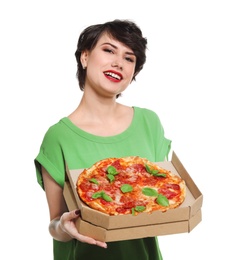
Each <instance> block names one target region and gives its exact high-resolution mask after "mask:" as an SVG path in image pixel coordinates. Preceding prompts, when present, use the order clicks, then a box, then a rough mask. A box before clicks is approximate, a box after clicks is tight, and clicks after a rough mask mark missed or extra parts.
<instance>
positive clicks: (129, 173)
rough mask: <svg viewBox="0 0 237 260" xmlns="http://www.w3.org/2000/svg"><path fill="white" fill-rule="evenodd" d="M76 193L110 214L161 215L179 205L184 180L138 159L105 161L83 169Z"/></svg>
mask: <svg viewBox="0 0 237 260" xmlns="http://www.w3.org/2000/svg"><path fill="white" fill-rule="evenodd" d="M76 190H77V193H78V195H79V197H80V199H81V200H82V201H83V202H84V203H85V204H87V205H88V206H89V207H91V208H93V209H95V210H99V211H101V212H103V213H106V214H108V215H121V214H133V215H137V214H139V213H140V212H147V213H152V212H153V211H155V210H160V211H162V212H165V211H167V210H168V209H173V208H176V207H178V206H180V205H181V204H182V203H183V201H184V199H185V194H186V185H185V181H184V180H183V179H181V177H180V176H178V175H177V174H174V173H172V172H171V171H169V170H166V169H163V168H161V167H159V166H158V165H157V164H156V163H153V162H150V161H149V160H147V159H146V158H142V157H139V156H128V157H121V158H105V159H102V160H100V161H97V162H96V163H94V164H93V165H92V166H91V167H89V168H86V169H84V170H83V171H82V172H81V174H80V175H79V176H78V178H77V182H76Z"/></svg>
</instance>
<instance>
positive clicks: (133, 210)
mask: <svg viewBox="0 0 237 260" xmlns="http://www.w3.org/2000/svg"><path fill="white" fill-rule="evenodd" d="M132 215H133V216H135V208H132Z"/></svg>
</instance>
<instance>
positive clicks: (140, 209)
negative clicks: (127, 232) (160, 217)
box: [135, 206, 146, 212]
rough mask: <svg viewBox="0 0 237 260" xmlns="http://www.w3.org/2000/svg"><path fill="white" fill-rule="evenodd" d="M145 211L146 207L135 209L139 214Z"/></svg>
mask: <svg viewBox="0 0 237 260" xmlns="http://www.w3.org/2000/svg"><path fill="white" fill-rule="evenodd" d="M145 209H146V207H145V206H136V207H135V211H137V212H142V211H144V210H145Z"/></svg>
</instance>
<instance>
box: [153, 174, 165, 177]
mask: <svg viewBox="0 0 237 260" xmlns="http://www.w3.org/2000/svg"><path fill="white" fill-rule="evenodd" d="M153 175H154V176H156V177H166V174H165V173H154V174H153Z"/></svg>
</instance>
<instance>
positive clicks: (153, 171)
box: [145, 164, 166, 177]
mask: <svg viewBox="0 0 237 260" xmlns="http://www.w3.org/2000/svg"><path fill="white" fill-rule="evenodd" d="M145 168H146V171H147V172H148V173H150V174H151V175H154V176H156V177H166V174H165V173H159V170H155V169H153V170H152V169H151V168H150V167H149V166H148V165H147V164H145Z"/></svg>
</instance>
